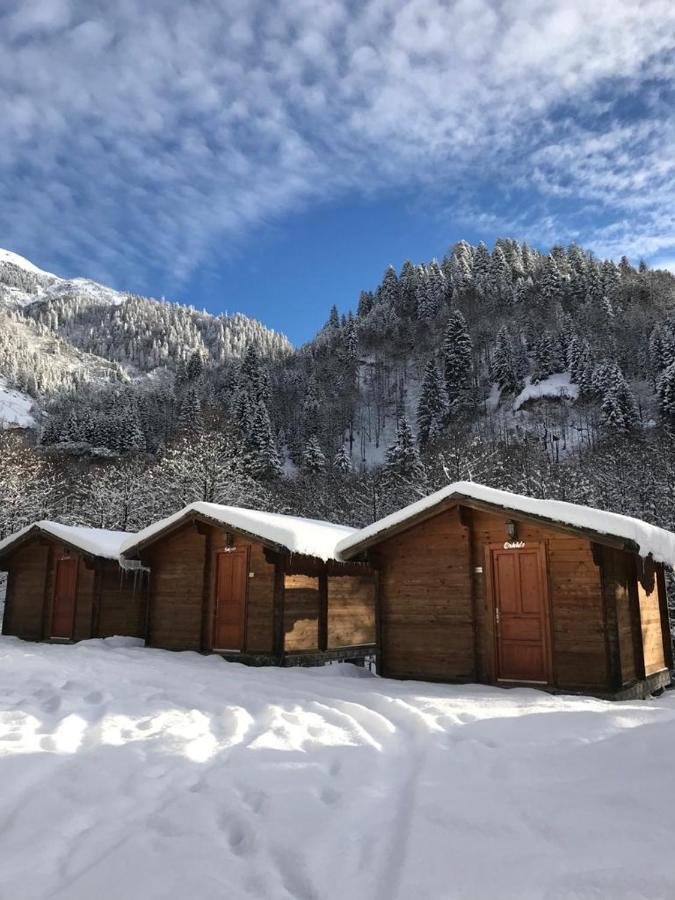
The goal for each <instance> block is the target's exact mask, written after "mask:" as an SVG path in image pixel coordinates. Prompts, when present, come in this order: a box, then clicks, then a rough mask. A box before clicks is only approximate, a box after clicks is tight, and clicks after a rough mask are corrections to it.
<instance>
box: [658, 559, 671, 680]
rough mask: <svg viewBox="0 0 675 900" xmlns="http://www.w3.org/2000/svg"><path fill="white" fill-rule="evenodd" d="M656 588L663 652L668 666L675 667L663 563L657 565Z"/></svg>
mask: <svg viewBox="0 0 675 900" xmlns="http://www.w3.org/2000/svg"><path fill="white" fill-rule="evenodd" d="M656 588H657V590H658V592H659V611H660V613H661V634H662V635H663V653H664V658H665V661H666V666H667V667H668V668H669V669H672V668H673V636H672V634H671V631H670V612H669V610H668V594H667V592H666V576H665V574H664V569H663V563H658V564H657V565H656Z"/></svg>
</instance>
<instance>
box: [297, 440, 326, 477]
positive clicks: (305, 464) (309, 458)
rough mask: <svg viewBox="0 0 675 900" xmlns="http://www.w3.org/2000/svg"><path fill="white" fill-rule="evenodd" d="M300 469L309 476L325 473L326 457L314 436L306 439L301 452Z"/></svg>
mask: <svg viewBox="0 0 675 900" xmlns="http://www.w3.org/2000/svg"><path fill="white" fill-rule="evenodd" d="M302 469H303V471H304V472H307V473H308V474H309V475H318V474H319V473H320V472H325V471H326V457H325V456H324V454H323V451H322V449H321V446H320V445H319V442H318V440H317V439H316V437H315V436H314V435H312V436H311V437H310V438H309V439H308V441H307V443H306V444H305V449H304V450H303V451H302Z"/></svg>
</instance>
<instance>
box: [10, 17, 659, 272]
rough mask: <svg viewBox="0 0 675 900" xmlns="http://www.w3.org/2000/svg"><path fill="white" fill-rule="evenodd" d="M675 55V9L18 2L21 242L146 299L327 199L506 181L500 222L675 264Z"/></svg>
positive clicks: (13, 108) (467, 201)
mask: <svg viewBox="0 0 675 900" xmlns="http://www.w3.org/2000/svg"><path fill="white" fill-rule="evenodd" d="M674 51H675V4H673V3H672V2H671V0H643V2H641V3H639V4H638V3H635V2H634V0H593V2H588V0H564V2H562V0H561V2H557V3H552V2H550V0H501V2H496V0H492V2H490V0H452V2H450V0H446V2H444V0H362V2H359V0H277V2H262V0H192V2H189V3H188V2H185V0H161V2H160V0H116V2H114V3H109V2H107V0H105V2H103V0H4V3H3V4H2V5H1V6H0V108H1V109H2V115H1V116H0V174H1V176H2V178H1V180H0V185H1V187H0V243H2V244H4V245H9V246H14V247H21V248H23V249H24V250H30V252H31V253H32V254H33V255H35V257H36V258H39V259H40V261H41V262H43V263H44V264H47V263H48V264H50V265H53V266H54V267H57V266H58V265H61V267H62V268H64V267H65V268H69V269H76V270H77V269H80V270H83V269H84V268H85V265H84V261H85V260H86V261H87V264H86V270H87V274H90V275H92V276H95V277H99V278H106V277H111V275H112V274H113V273H114V274H115V275H116V280H117V281H119V280H120V277H123V278H125V279H128V280H131V281H132V283H133V284H134V285H135V286H136V287H137V288H139V289H140V288H142V287H143V286H144V283H143V281H144V278H145V276H146V274H147V272H148V271H149V270H150V269H155V270H156V269H164V270H166V271H167V272H170V274H171V277H172V278H173V279H175V281H176V283H178V282H179V281H180V279H181V278H184V277H186V276H187V275H188V274H189V273H190V271H191V270H192V269H193V268H194V267H195V266H196V265H197V264H198V263H199V262H200V261H201V260H202V259H204V257H205V256H207V255H208V254H209V253H210V252H212V251H213V248H214V247H215V246H220V247H226V246H227V244H228V242H230V241H232V240H234V239H239V238H240V237H241V236H242V235H246V234H250V233H251V230H252V229H253V228H255V226H256V225H259V224H260V223H263V222H265V221H269V220H271V219H274V218H276V217H279V216H281V215H283V214H285V213H288V212H289V211H291V210H293V209H297V208H299V207H300V206H302V205H303V204H308V203H311V202H312V201H313V200H314V199H316V198H318V197H320V196H322V197H325V196H326V195H331V194H339V193H340V192H343V191H347V190H355V191H359V192H365V191H373V190H379V189H395V188H396V187H402V186H405V187H410V186H413V185H419V186H420V187H422V188H424V187H425V186H426V187H429V188H430V189H433V192H434V193H435V194H436V195H438V194H439V193H441V194H442V193H443V192H444V191H447V192H448V193H450V192H452V191H456V190H457V189H458V186H461V191H462V192H461V196H462V198H463V203H464V205H465V208H464V213H463V214H464V215H470V213H471V210H472V209H473V208H474V202H475V198H472V190H473V189H474V188H475V189H476V190H477V187H478V184H479V182H480V183H482V184H485V183H488V182H490V183H491V184H492V186H493V188H494V196H495V197H498V198H501V207H500V206H499V205H497V206H496V207H495V209H494V210H490V211H488V210H485V209H482V210H481V213H482V216H483V221H487V219H488V218H489V217H492V219H491V220H492V221H493V222H495V223H498V224H503V225H504V227H508V226H509V225H510V224H512V223H513V222H515V224H516V226H517V227H518V228H519V230H520V231H522V232H527V236H529V237H530V238H531V239H532V238H534V239H536V238H537V237H538V235H537V233H536V231H537V229H538V228H540V229H541V231H542V236H544V234H546V236H548V230H551V231H552V232H557V233H556V234H555V235H554V236H556V237H560V238H564V237H565V236H567V235H570V236H578V237H580V238H581V239H586V240H589V241H591V242H592V243H593V244H594V245H595V247H596V248H597V249H598V251H599V252H601V253H616V252H623V251H624V250H626V251H628V252H632V253H636V254H637V253H645V254H650V255H658V254H661V255H662V256H668V257H669V258H670V257H671V256H672V249H673V247H675V221H674V217H673V210H674V209H675V203H674V201H675V188H674V187H673V185H675V179H674V178H673V176H674V175H675V172H674V168H675V161H674V154H673V151H672V147H673V138H674V137H675V135H674V134H673V130H674V126H673V120H672V114H671V108H672V100H673V94H672V93H671V92H672V91H673V89H674V88H675V85H674V84H673V66H672V58H673V56H672V54H673V52H674ZM479 173H480V174H479ZM509 192H517V193H518V196H519V198H520V199H519V202H520V204H521V209H520V211H519V213H518V219H517V221H516V220H513V219H510V218H509V216H508V215H506V213H505V212H504V210H505V209H506V208H508V202H509V200H508V198H509ZM572 201H573V202H572ZM523 203H524V204H525V205H524V208H523V207H522V204H523ZM460 214H461V211H458V215H460Z"/></svg>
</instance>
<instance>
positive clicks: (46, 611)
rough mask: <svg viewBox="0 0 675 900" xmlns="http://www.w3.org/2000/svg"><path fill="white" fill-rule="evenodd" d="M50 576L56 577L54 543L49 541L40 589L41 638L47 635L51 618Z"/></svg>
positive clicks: (43, 638)
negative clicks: (43, 578)
mask: <svg viewBox="0 0 675 900" xmlns="http://www.w3.org/2000/svg"><path fill="white" fill-rule="evenodd" d="M50 577H51V578H52V579H54V578H55V577H56V565H55V553H54V544H53V542H50V544H49V549H48V550H47V561H46V563H45V580H44V588H43V591H42V623H41V626H40V630H41V640H43V641H44V640H45V639H46V638H47V637H48V636H49V630H50V628H49V626H50V624H51V618H52V597H51V591H50V590H49V580H50Z"/></svg>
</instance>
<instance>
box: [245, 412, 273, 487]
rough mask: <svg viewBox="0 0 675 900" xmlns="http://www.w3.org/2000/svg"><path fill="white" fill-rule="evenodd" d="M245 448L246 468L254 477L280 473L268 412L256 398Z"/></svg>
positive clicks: (264, 477) (265, 476) (268, 476)
mask: <svg viewBox="0 0 675 900" xmlns="http://www.w3.org/2000/svg"><path fill="white" fill-rule="evenodd" d="M247 450H248V468H249V471H250V472H251V474H252V475H253V477H254V478H263V479H269V478H276V477H278V476H279V475H280V474H281V461H280V459H279V451H278V450H277V446H276V441H275V440H274V434H273V432H272V423H271V422H270V414H269V412H268V411H267V407H266V406H265V404H264V402H263V401H262V400H258V403H257V405H256V408H255V412H254V414H253V421H252V424H251V431H250V434H249V438H248V446H247Z"/></svg>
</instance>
